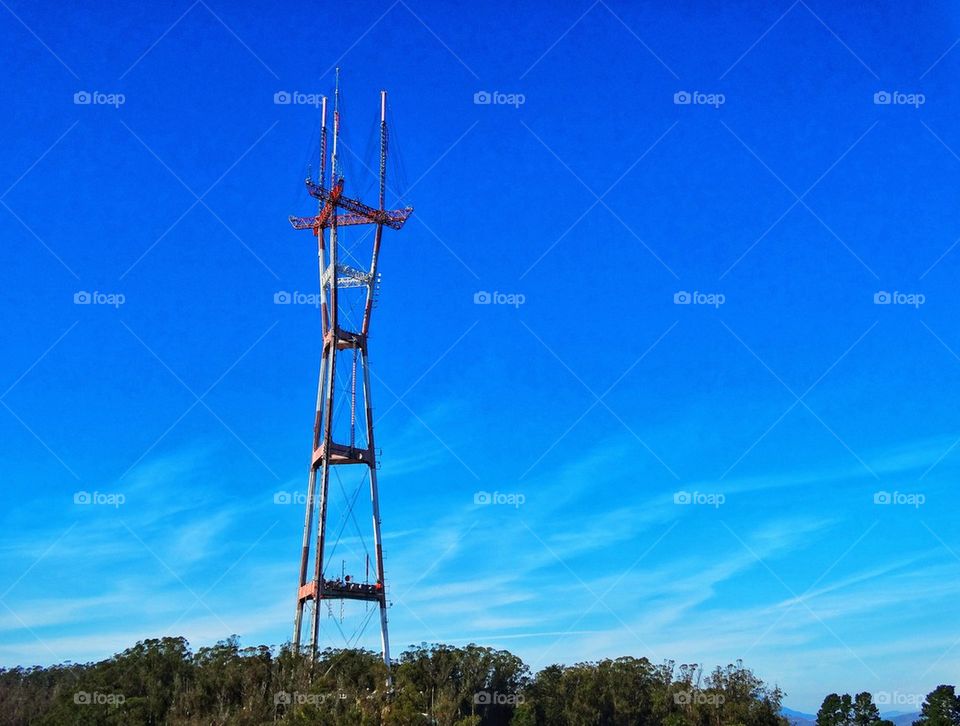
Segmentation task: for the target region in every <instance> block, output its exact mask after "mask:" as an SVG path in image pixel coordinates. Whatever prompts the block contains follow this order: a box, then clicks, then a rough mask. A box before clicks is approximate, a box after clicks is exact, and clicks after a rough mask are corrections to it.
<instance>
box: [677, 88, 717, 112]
mask: <svg viewBox="0 0 960 726" xmlns="http://www.w3.org/2000/svg"><path fill="white" fill-rule="evenodd" d="M726 102H727V97H726V96H725V95H724V94H722V93H704V92H702V91H677V92H676V93H674V94H673V103H674V105H675V106H713V107H714V108H720V107H721V106H722V105H723V104H725V103H726Z"/></svg>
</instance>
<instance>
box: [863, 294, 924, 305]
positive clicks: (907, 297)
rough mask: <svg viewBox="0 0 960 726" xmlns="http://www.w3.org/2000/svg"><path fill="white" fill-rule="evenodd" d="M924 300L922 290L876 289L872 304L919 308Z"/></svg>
mask: <svg viewBox="0 0 960 726" xmlns="http://www.w3.org/2000/svg"><path fill="white" fill-rule="evenodd" d="M926 301H927V296H926V295H924V294H923V293H922V292H900V291H899V290H894V291H893V292H887V291H886V290H878V291H877V292H875V293H873V304H874V305H912V306H913V307H915V308H919V307H920V306H921V305H923V304H924V303H925V302H926Z"/></svg>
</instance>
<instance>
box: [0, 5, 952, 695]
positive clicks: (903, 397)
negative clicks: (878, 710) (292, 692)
mask: <svg viewBox="0 0 960 726" xmlns="http://www.w3.org/2000/svg"><path fill="white" fill-rule="evenodd" d="M657 5H658V4H654V3H647V4H643V5H639V6H637V5H631V4H620V3H613V2H608V0H598V1H597V2H593V3H592V4H591V3H590V2H589V0H587V1H586V2H582V3H561V4H560V5H556V4H540V3H533V4H527V5H525V6H522V7H517V6H515V5H513V4H510V5H507V4H502V3H490V4H473V5H471V6H470V7H469V9H465V8H454V7H451V6H450V5H448V4H445V3H434V2H416V3H414V2H412V1H410V0H399V2H395V3H393V4H390V3H389V2H388V3H368V2H360V3H358V4H355V5H353V6H351V9H350V12H348V13H339V14H338V13H336V12H334V8H333V7H319V6H315V5H305V4H304V5H299V6H295V7H290V8H284V9H283V10H282V11H280V10H279V9H274V8H265V7H264V6H263V5H262V4H259V3H258V4H254V3H232V4H229V5H225V4H222V3H219V4H218V3H216V2H213V0H198V1H197V2H194V3H193V4H190V3H189V2H184V3H179V4H177V3H175V4H173V5H171V6H169V7H150V8H149V9H148V8H142V9H140V8H132V7H129V6H127V5H126V4H121V3H101V4H99V5H98V7H97V8H96V9H90V8H87V7H82V6H81V5H70V4H68V5H63V4H56V5H54V4H52V3H24V2H12V0H8V2H4V3H3V8H0V39H2V41H3V46H4V47H5V48H6V49H7V52H6V56H5V59H6V62H5V64H4V67H3V69H2V70H0V75H2V78H3V89H4V110H5V113H3V114H2V115H0V134H2V136H3V138H4V139H5V140H6V143H4V144H2V146H0V168H2V170H3V176H2V178H0V230H2V236H0V239H2V245H0V255H2V258H0V281H2V284H0V302H2V305H3V309H4V310H5V311H6V314H5V315H4V318H3V321H4V335H3V338H2V340H3V355H2V356H0V391H2V393H0V403H2V404H3V405H2V407H0V408H2V410H0V432H2V435H0V463H2V471H3V474H2V491H3V493H4V506H3V513H2V527H0V549H2V552H3V557H2V558H0V604H2V607H0V662H2V663H3V664H6V665H12V664H18V663H19V664H31V663H51V662H58V661H63V660H73V661H84V660H89V659H99V658H103V657H106V656H108V655H110V654H111V653H113V652H115V651H117V650H120V649H122V648H124V647H126V646H128V645H130V644H132V643H133V642H134V641H136V640H137V639H141V638H145V637H157V636H160V635H180V634H182V635H185V636H187V637H188V638H189V639H190V641H191V642H192V643H193V644H194V645H202V644H206V643H210V642H212V641H215V640H218V639H221V638H223V637H225V636H226V635H228V634H230V633H237V634H239V635H240V636H241V638H242V641H243V642H244V643H247V644H254V643H274V644H277V643H281V642H283V641H284V640H286V639H288V638H289V637H290V633H291V630H292V617H293V604H294V603H293V595H294V589H295V584H296V583H295V579H296V567H297V558H298V550H299V545H300V537H301V525H302V518H303V512H302V507H301V506H300V505H298V504H276V503H275V499H276V498H277V494H278V493H296V492H302V491H303V489H304V487H305V484H306V474H307V464H308V456H309V440H310V429H311V426H312V416H313V413H312V406H313V397H314V386H315V378H316V372H317V364H318V357H319V349H320V346H319V339H318V319H317V312H316V310H315V309H314V308H313V307H312V306H310V305H300V304H290V305H277V304H274V296H275V294H276V293H277V292H280V291H286V292H291V293H292V292H300V293H304V294H310V293H313V292H314V291H315V290H316V284H317V283H316V267H315V251H312V240H311V238H310V237H309V235H307V234H305V233H297V232H294V231H292V230H291V229H290V228H289V226H288V224H287V221H286V217H287V215H288V214H292V213H296V214H307V213H309V212H310V210H311V209H312V204H311V202H310V201H309V198H308V197H307V196H306V194H305V192H304V191H303V185H302V180H303V178H304V176H305V174H306V168H307V165H308V163H310V159H311V158H313V157H314V155H315V147H316V134H317V126H318V122H319V112H318V110H317V109H316V108H315V106H313V105H310V104H308V103H291V104H277V103H275V102H274V97H275V94H277V93H278V92H287V93H293V92H299V93H300V94H305V95H304V96H298V97H297V98H298V99H307V100H309V99H308V95H307V94H317V93H327V92H329V91H330V90H331V88H332V84H333V70H332V69H333V67H334V66H335V65H337V64H338V63H339V64H340V65H341V66H342V67H343V86H344V123H345V129H344V142H345V144H346V145H347V148H349V149H351V154H355V155H356V156H352V155H348V156H346V158H345V165H346V166H345V169H346V174H347V189H348V191H351V192H352V193H353V194H355V195H357V196H364V197H365V198H367V199H370V200H373V198H374V194H373V191H372V190H371V187H370V178H369V175H367V174H366V172H365V171H364V168H363V164H362V163H361V162H363V163H372V161H373V159H372V158H371V157H370V155H369V154H368V153H365V152H367V151H369V150H370V149H373V148H374V147H373V146H372V145H371V143H370V142H371V140H372V139H373V138H374V136H373V135H372V134H373V133H374V129H375V124H376V120H377V111H378V107H377V103H378V99H377V92H378V90H379V89H380V88H381V87H383V88H387V89H389V92H390V118H391V123H392V125H391V131H392V136H391V141H392V146H391V148H392V150H393V151H394V152H395V161H396V162H398V163H396V164H394V165H392V166H391V177H390V182H391V194H390V195H389V196H390V201H395V200H396V198H397V197H398V196H400V195H402V196H403V199H404V200H405V201H409V202H410V203H412V204H413V205H414V206H415V207H416V212H415V214H414V217H413V218H412V220H411V221H410V222H409V223H408V225H407V226H406V228H405V229H404V230H403V231H402V232H400V233H391V232H388V233H387V234H386V235H385V244H384V250H383V254H382V257H381V271H382V273H383V292H382V295H381V299H380V303H379V305H378V307H377V309H376V310H375V316H374V321H373V336H372V338H371V360H372V364H373V371H374V374H375V377H374V402H375V405H376V409H377V411H376V415H377V417H378V421H377V439H378V440H377V443H378V446H380V447H381V448H382V450H383V454H382V469H381V472H380V484H381V494H382V513H383V526H384V536H385V549H386V556H387V563H386V566H387V577H388V582H389V585H390V594H391V599H392V601H393V607H392V608H391V610H390V627H391V640H392V643H393V648H394V651H396V652H398V651H399V650H402V648H403V647H404V646H406V645H407V644H410V643H419V642H421V641H446V642H453V643H466V642H470V641H475V642H478V643H482V644H486V645H491V646H498V647H505V648H509V649H510V650H512V651H514V652H516V653H518V654H519V655H521V656H522V657H524V658H525V659H526V660H527V662H528V663H530V664H531V665H532V666H533V667H534V668H539V667H542V666H543V665H546V664H549V663H551V662H566V663H572V662H575V661H578V660H588V659H597V658H601V657H606V656H617V655H622V654H631V655H636V656H640V655H646V656H648V657H650V658H651V659H652V660H655V661H660V660H663V659H664V658H672V659H675V660H677V661H678V662H687V663H689V662H702V663H704V664H706V665H707V666H708V667H712V665H714V664H717V663H722V664H726V663H728V662H732V661H733V660H735V659H737V658H743V660H744V661H745V662H746V663H747V664H748V665H750V666H752V667H754V668H755V669H756V670H757V671H758V673H759V674H760V675H761V676H762V677H764V678H765V679H766V680H767V681H768V682H771V683H777V684H779V685H780V686H781V687H783V688H784V689H785V690H786V692H787V694H788V696H787V699H786V703H787V705H790V706H792V707H795V708H800V709H805V710H813V709H816V707H817V706H818V705H819V703H820V701H821V699H822V697H823V695H824V694H826V693H828V692H830V691H840V692H844V691H851V692H852V691H855V690H856V691H859V690H870V691H873V692H874V693H875V694H877V693H886V694H889V704H887V705H886V708H888V709H897V710H912V702H913V701H914V700H915V699H916V698H917V694H921V695H922V694H924V693H926V692H927V691H929V690H931V689H932V688H933V687H934V686H936V685H937V684H938V683H941V682H952V681H953V680H955V674H956V673H957V668H958V667H960V630H958V626H957V622H956V617H955V616H956V606H955V605H956V602H957V596H958V594H960V584H958V583H960V578H958V577H957V575H958V572H960V554H958V553H960V538H958V534H957V528H956V526H955V522H956V513H955V505H956V495H955V490H956V482H957V474H958V456H960V445H958V444H960V418H958V415H957V409H956V405H955V400H956V395H957V392H958V388H960V357H958V351H960V333H958V331H957V328H956V324H955V322H956V310H957V294H956V286H955V284H954V279H955V278H956V276H957V273H958V269H960V250H958V249H956V246H957V243H958V238H960V213H958V207H957V204H956V194H955V190H956V189H957V188H958V187H960V156H958V155H960V133H958V131H957V125H956V123H955V119H956V118H957V117H958V113H960V108H958V106H960V103H958V98H957V94H956V91H955V88H954V86H955V78H956V76H957V74H958V72H960V49H957V48H956V47H955V46H956V45H957V44H958V39H960V18H958V14H957V11H956V9H955V8H953V7H952V6H951V5H950V4H949V3H944V2H931V3H925V4H923V6H922V7H914V8H909V9H907V8H903V7H900V6H899V4H897V3H893V2H883V3H878V4H877V5H876V7H873V8H871V9H870V10H869V11H864V10H863V9H862V8H859V7H854V6H853V5H850V4H847V5H843V4H841V5H840V6H837V4H836V3H826V2H820V0H797V2H793V3H792V4H791V3H790V2H789V1H785V2H777V3H759V2H747V1H743V2H734V3H719V2H701V3H689V2H681V3H674V4H673V6H672V7H670V8H663V7H657ZM483 92H486V93H490V94H493V93H494V92H497V93H498V94H500V95H497V96H495V97H493V100H494V101H498V102H494V103H489V104H483V103H476V102H475V95H476V94H478V93H483ZM83 93H86V94H90V96H89V98H90V100H91V103H87V104H84V103H75V94H83ZM94 94H97V95H94ZM677 94H680V95H677ZM685 94H686V95H685ZM877 94H880V95H877ZM884 94H886V95H884ZM85 98H86V97H84V96H79V97H78V99H79V100H84V99H85ZM688 99H689V100H690V101H691V102H690V103H683V101H685V100H688ZM511 100H512V101H513V103H500V102H499V101H511ZM520 101H522V103H521V102H520ZM884 101H889V103H885V102H884ZM314 169H315V164H314ZM81 292H85V293H88V294H93V293H97V295H96V296H95V300H94V302H93V303H91V304H76V303H75V295H76V294H78V293H81ZM479 292H487V293H494V292H496V293H501V294H504V295H513V296H522V297H519V298H518V297H514V298H512V299H513V300H515V301H518V300H519V301H522V304H517V305H510V304H500V303H491V304H486V305H482V304H477V303H476V302H475V296H476V295H477V293H479ZM878 296H879V297H878ZM504 299H505V298H504V297H503V296H502V295H501V296H500V297H498V300H504ZM684 301H689V302H687V304H683V302H684ZM111 303H113V304H111ZM78 492H90V493H93V492H96V493H97V494H98V495H99V496H98V500H99V501H102V502H105V501H107V500H106V499H105V497H110V496H112V497H113V499H110V500H109V501H112V502H114V504H115V505H111V504H108V503H102V504H76V503H75V501H74V499H75V494H77V493H78ZM478 492H490V493H493V492H497V493H499V494H507V495H510V494H513V495H520V497H521V498H522V504H520V505H519V506H513V505H509V504H490V505H478V504H475V496H476V495H477V493H478ZM884 493H886V494H884ZM121 499H122V503H117V502H119V501H120V500H121ZM281 499H282V497H281ZM516 499H517V497H516V496H515V497H514V498H513V501H516ZM362 500H363V497H361V501H362ZM685 501H689V502H690V503H686V504H685V503H683V502H685ZM877 501H879V502H880V503H877ZM678 502H680V503H678ZM884 502H889V503H884ZM344 513H345V510H344V509H343V508H337V507H334V510H333V512H332V518H333V519H334V520H335V521H338V522H339V519H338V518H339V517H341V516H343V515H344ZM368 517H369V514H368V513H362V515H361V514H358V519H359V521H360V522H361V523H362V524H365V523H366V522H367V521H368ZM348 525H350V520H349V518H348ZM362 546H363V542H362V541H361V539H360V538H359V537H357V536H356V534H355V532H354V531H353V528H352V525H351V526H348V527H347V528H346V530H345V535H344V538H343V550H342V552H343V553H344V557H346V556H348V555H351V556H356V554H357V553H358V552H360V551H362ZM334 616H335V617H334V618H333V619H336V620H337V623H338V624H339V613H334ZM351 618H353V620H351ZM361 618H362V612H352V611H351V612H346V613H345V614H344V621H343V625H342V627H343V628H344V629H345V630H351V631H352V628H348V624H350V623H351V622H354V621H357V620H359V619H361ZM333 619H331V618H325V620H324V626H323V627H324V633H325V634H326V635H327V636H329V640H328V643H329V644H331V645H342V644H343V640H342V638H340V636H339V634H338V632H337V630H336V628H335V627H333V625H332V622H333ZM348 634H349V632H348ZM357 642H359V643H360V644H362V645H367V646H370V647H376V645H377V637H376V634H375V632H374V629H373V628H371V629H369V630H368V631H366V633H365V634H363V635H361V636H360V638H359V639H358V641H357Z"/></svg>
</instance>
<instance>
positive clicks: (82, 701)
mask: <svg viewBox="0 0 960 726" xmlns="http://www.w3.org/2000/svg"><path fill="white" fill-rule="evenodd" d="M126 700H127V698H126V696H124V695H123V694H122V693H100V692H98V691H77V692H76V693H74V694H73V702H74V703H76V704H77V705H80V706H119V705H120V704H122V703H123V702H124V701H126Z"/></svg>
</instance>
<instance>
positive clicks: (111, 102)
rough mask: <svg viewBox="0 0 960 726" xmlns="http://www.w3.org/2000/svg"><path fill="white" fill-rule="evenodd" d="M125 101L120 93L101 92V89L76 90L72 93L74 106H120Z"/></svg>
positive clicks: (124, 97) (125, 98)
mask: <svg viewBox="0 0 960 726" xmlns="http://www.w3.org/2000/svg"><path fill="white" fill-rule="evenodd" d="M126 102H127V97H126V96H125V95H124V94H122V93H103V92H101V91H77V92H76V93H74V94H73V103H74V105H75V106H113V107H114V108H120V107H121V106H122V105H123V104H125V103H126Z"/></svg>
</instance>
